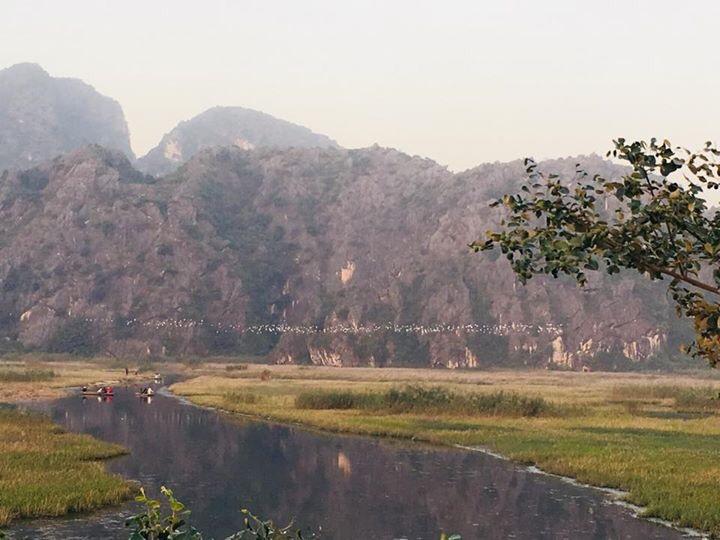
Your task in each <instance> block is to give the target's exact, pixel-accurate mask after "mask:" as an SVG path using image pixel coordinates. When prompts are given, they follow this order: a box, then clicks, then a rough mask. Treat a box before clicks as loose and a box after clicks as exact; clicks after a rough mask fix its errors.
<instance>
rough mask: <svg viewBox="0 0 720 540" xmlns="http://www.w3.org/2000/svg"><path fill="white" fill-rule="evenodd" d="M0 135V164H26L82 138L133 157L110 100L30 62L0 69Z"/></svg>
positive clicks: (75, 145) (116, 106)
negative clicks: (52, 74) (50, 73)
mask: <svg viewBox="0 0 720 540" xmlns="http://www.w3.org/2000/svg"><path fill="white" fill-rule="evenodd" d="M0 141H2V144H0V170H3V169H6V168H24V167H31V166H33V165H35V164H37V163H40V162H42V161H45V160H47V159H50V158H53V157H55V156H57V155H60V154H63V153H66V152H69V151H72V150H74V149H76V148H80V147H82V146H85V145H88V144H100V145H103V146H106V147H108V148H113V149H116V150H120V151H121V152H124V153H125V154H126V155H128V156H131V157H134V156H133V153H132V150H131V148H130V135H129V131H128V127H127V123H126V122H125V117H124V115H123V111H122V108H121V107H120V105H119V104H118V103H117V102H116V101H115V100H113V99H111V98H109V97H106V96H103V95H102V94H100V93H99V92H97V91H96V90H95V89H94V88H93V87H92V86H90V85H88V84H86V83H84V82H83V81H81V80H79V79H69V78H57V77H52V76H51V75H49V74H48V73H47V72H46V71H45V70H44V69H43V68H42V67H40V66H39V65H38V64H33V63H22V64H15V65H13V66H10V67H8V68H6V69H3V70H0Z"/></svg>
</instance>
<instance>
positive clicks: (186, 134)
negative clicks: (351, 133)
mask: <svg viewBox="0 0 720 540" xmlns="http://www.w3.org/2000/svg"><path fill="white" fill-rule="evenodd" d="M214 146H237V147H239V148H242V149H245V150H249V149H253V148H263V147H270V148H291V147H296V148H311V147H320V148H327V147H337V146H338V144H337V143H336V142H335V141H333V140H332V139H330V138H329V137H326V136H325V135H319V134H317V133H313V132H312V131H310V130H309V129H307V128H305V127H303V126H299V125H297V124H292V123H290V122H287V121H285V120H280V119H278V118H275V117H273V116H270V115H269V114H265V113H262V112H259V111H254V110H252V109H244V108H241V107H213V108H212V109H209V110H207V111H205V112H204V113H201V114H199V115H197V116H195V117H194V118H192V119H190V120H187V121H184V122H181V123H180V124H178V125H177V126H176V127H175V128H174V129H173V130H172V131H170V133H168V134H166V135H165V136H164V137H163V138H162V140H161V141H160V144H158V145H157V146H156V147H155V148H153V149H152V150H150V152H148V153H147V155H145V156H143V157H142V158H140V159H139V160H138V163H137V166H138V168H139V169H141V170H142V171H144V172H147V173H150V174H155V175H161V174H166V173H169V172H171V171H173V170H175V169H176V168H177V167H178V166H179V165H181V164H182V163H184V162H186V161H188V160H189V159H191V158H192V157H193V156H194V155H195V154H197V153H198V152H199V151H201V150H204V149H206V148H211V147H214Z"/></svg>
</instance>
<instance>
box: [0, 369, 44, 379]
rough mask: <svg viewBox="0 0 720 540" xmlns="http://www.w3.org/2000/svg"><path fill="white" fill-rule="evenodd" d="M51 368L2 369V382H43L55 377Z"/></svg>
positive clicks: (0, 376)
mask: <svg viewBox="0 0 720 540" xmlns="http://www.w3.org/2000/svg"><path fill="white" fill-rule="evenodd" d="M55 376H56V375H55V372H54V371H53V370H51V369H25V370H17V369H0V382H42V381H50V380H52V379H54V378H55Z"/></svg>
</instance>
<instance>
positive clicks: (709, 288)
mask: <svg viewBox="0 0 720 540" xmlns="http://www.w3.org/2000/svg"><path fill="white" fill-rule="evenodd" d="M648 268H649V269H650V270H653V271H655V272H660V273H661V274H665V275H667V276H670V277H672V278H674V279H677V280H678V281H683V282H685V283H688V284H689V285H692V286H693V287H697V288H698V289H702V290H704V291H708V292H711V293H713V294H718V295H720V289H719V288H717V287H713V286H712V285H708V284H707V283H703V282H702V281H699V280H697V279H695V278H691V277H689V276H687V275H683V274H679V273H678V272H675V271H674V270H671V269H670V268H654V267H650V266H649V267H648Z"/></svg>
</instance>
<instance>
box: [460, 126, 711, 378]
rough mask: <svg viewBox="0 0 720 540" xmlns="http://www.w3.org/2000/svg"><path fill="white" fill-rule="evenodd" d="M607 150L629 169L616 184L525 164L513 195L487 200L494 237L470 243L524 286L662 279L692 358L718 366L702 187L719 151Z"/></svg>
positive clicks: (635, 145) (619, 146)
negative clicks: (690, 334)
mask: <svg viewBox="0 0 720 540" xmlns="http://www.w3.org/2000/svg"><path fill="white" fill-rule="evenodd" d="M613 142H614V146H615V148H614V149H613V150H611V151H610V152H608V157H610V156H612V157H613V158H615V159H619V160H621V161H623V162H626V163H627V164H628V165H629V168H628V170H627V173H626V174H624V175H623V176H621V178H619V179H608V178H603V177H601V176H600V175H593V176H591V175H590V174H588V173H587V172H586V171H584V170H583V169H582V168H581V167H580V165H579V164H578V165H577V166H576V173H575V175H574V177H573V178H570V179H564V178H561V177H560V176H559V175H557V174H548V173H545V172H543V171H541V170H540V168H539V167H538V165H537V163H536V162H535V161H533V160H532V159H526V160H525V165H526V172H527V182H526V183H525V184H523V186H522V188H521V192H520V193H516V194H506V195H504V196H503V197H502V198H501V199H499V200H497V201H495V202H493V203H492V206H502V207H504V208H505V210H506V212H507V215H506V218H505V219H504V220H503V221H502V222H501V228H500V230H498V231H487V233H486V236H485V238H484V239H481V240H478V241H476V242H473V243H472V244H470V247H471V248H473V249H474V250H475V251H476V252H477V251H485V250H491V249H494V248H496V247H497V248H499V249H500V250H501V251H502V253H504V254H505V255H506V257H507V258H508V260H509V261H510V264H511V266H512V269H513V271H514V272H515V273H516V274H517V276H518V277H519V279H520V281H521V282H523V283H525V282H526V281H527V280H528V279H530V278H531V277H533V276H534V275H539V274H547V275H551V276H553V277H555V278H557V277H558V276H559V275H560V274H567V275H570V276H572V277H574V278H575V279H576V280H577V282H578V283H579V284H580V285H584V284H585V283H586V280H587V277H586V273H587V272H588V271H599V270H601V268H602V269H604V270H605V271H607V272H608V273H609V274H615V273H617V272H619V271H620V269H621V268H625V269H632V270H636V271H638V272H640V273H641V274H643V275H646V276H647V277H649V278H650V279H652V280H669V283H668V293H669V295H670V296H671V297H672V299H673V301H674V303H675V306H676V310H677V312H678V314H680V315H684V316H687V317H690V318H691V319H693V322H694V326H695V333H696V336H695V341H694V342H693V343H692V344H691V345H689V346H688V347H687V351H688V352H689V353H690V354H693V355H694V356H699V357H702V358H704V359H706V360H707V361H708V362H709V363H710V365H712V366H716V365H717V364H718V362H719V361H720V305H719V304H718V299H719V296H718V295H720V266H718V262H719V261H720V211H718V210H716V209H710V208H709V207H708V203H707V201H706V199H705V194H706V192H707V190H716V189H718V187H720V150H718V149H717V148H716V147H715V146H714V145H713V144H712V143H709V142H708V143H706V144H705V146H704V147H703V148H702V149H700V150H698V151H695V152H691V151H688V150H686V149H684V148H681V147H676V146H672V145H671V143H670V142H668V141H663V142H661V143H659V142H658V141H657V140H656V139H652V140H650V141H649V142H646V141H635V142H627V141H626V140H625V139H618V140H616V141H613Z"/></svg>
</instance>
